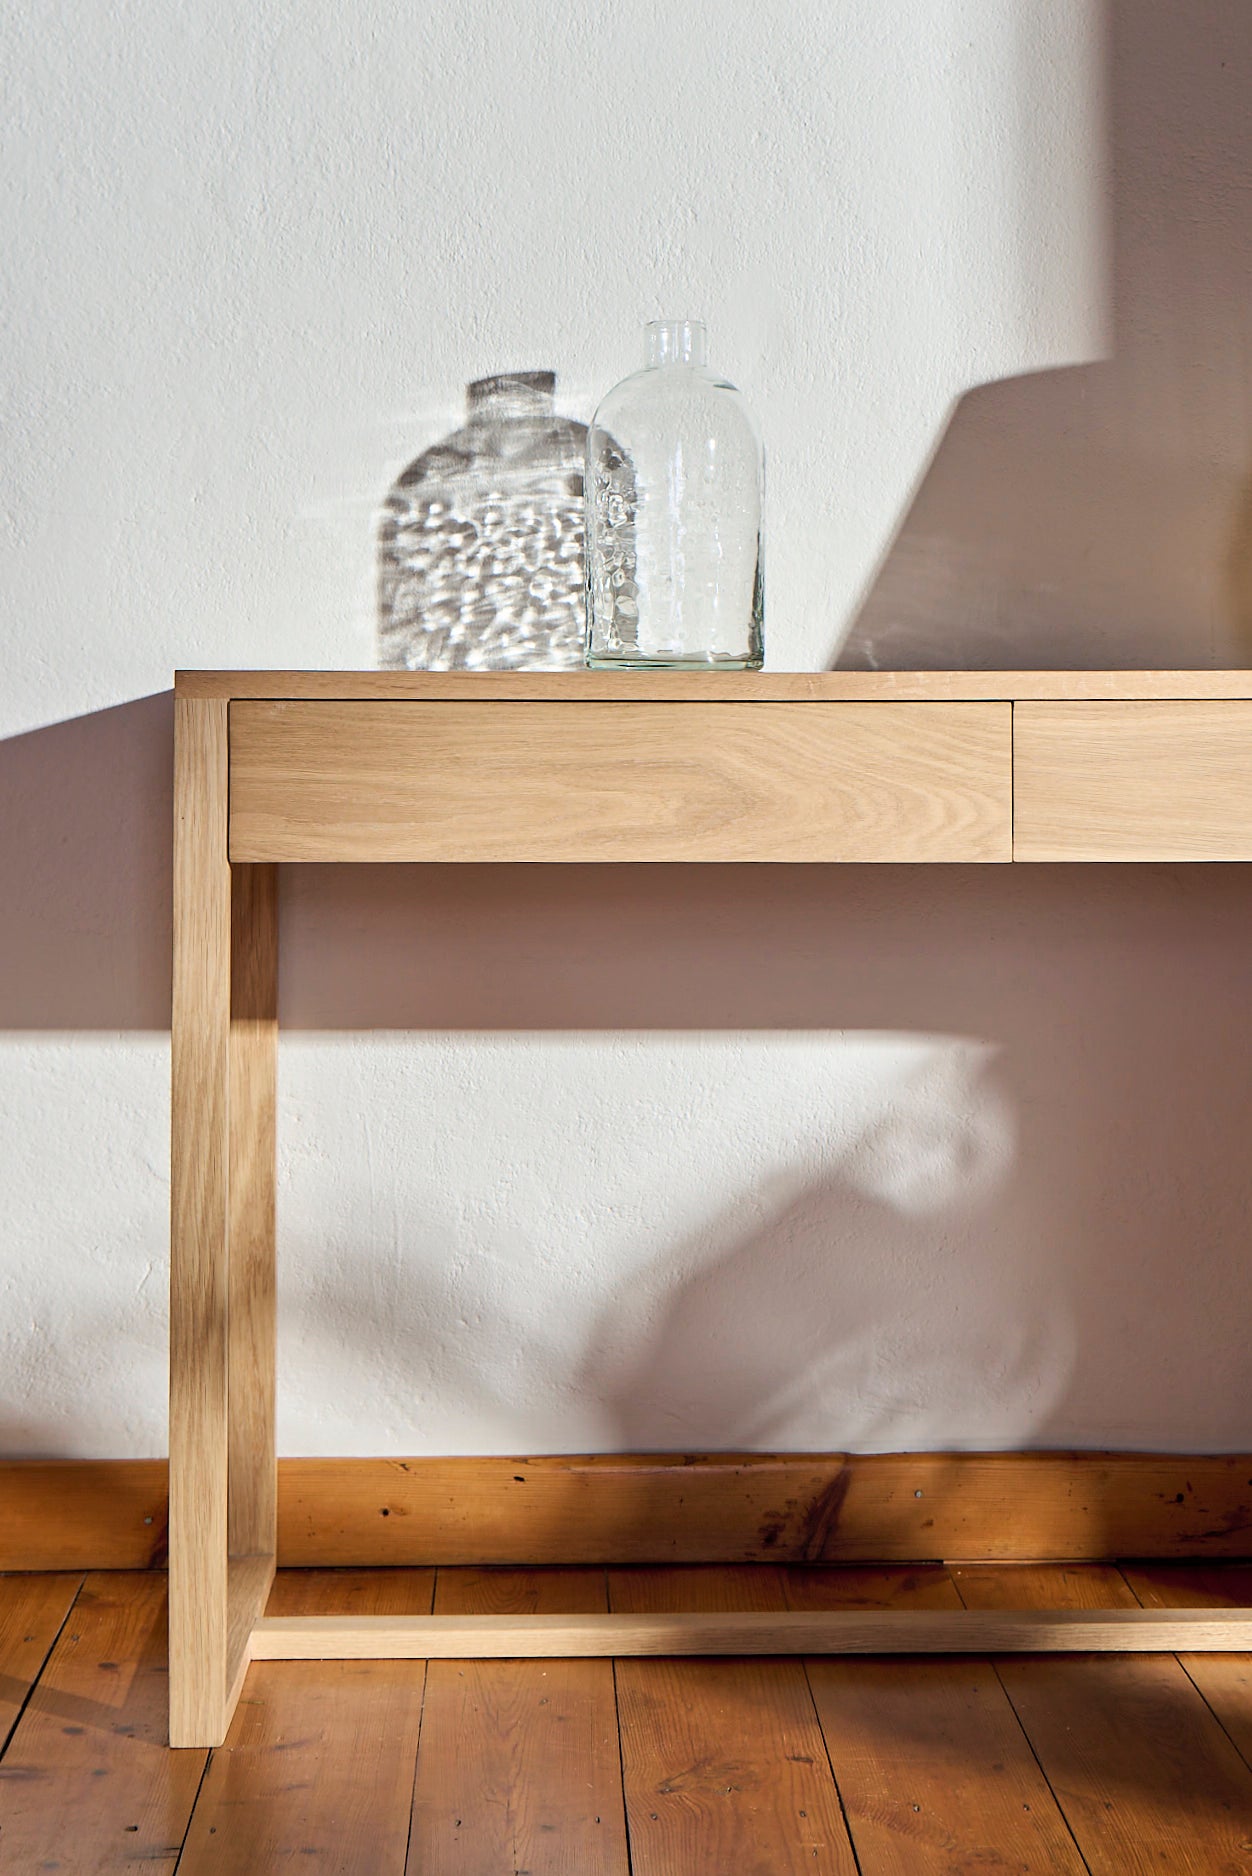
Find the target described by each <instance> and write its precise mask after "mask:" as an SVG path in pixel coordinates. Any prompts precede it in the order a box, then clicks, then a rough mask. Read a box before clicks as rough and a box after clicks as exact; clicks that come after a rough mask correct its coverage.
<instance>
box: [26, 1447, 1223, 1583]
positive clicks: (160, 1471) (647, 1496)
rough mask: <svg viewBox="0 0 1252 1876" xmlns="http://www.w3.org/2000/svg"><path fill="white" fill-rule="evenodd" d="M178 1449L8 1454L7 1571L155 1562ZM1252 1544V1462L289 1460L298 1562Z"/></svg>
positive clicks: (1111, 1553) (1004, 1553) (655, 1558)
mask: <svg viewBox="0 0 1252 1876" xmlns="http://www.w3.org/2000/svg"><path fill="white" fill-rule="evenodd" d="M166 1514H167V1500H166V1467H165V1462H164V1460H155V1459H120V1460H76V1459H67V1460H10V1461H4V1462H0V1569H3V1570H75V1569H77V1570H91V1569H96V1570H110V1569H112V1570H123V1569H144V1568H150V1567H153V1566H158V1567H159V1566H160V1565H161V1564H162V1563H163V1562H164V1560H165V1545H166ZM1247 1556H1252V1455H1248V1454H1232V1455H1219V1456H1197V1455H1184V1456H1179V1455H1168V1454H1167V1455H1160V1454H1143V1453H883V1454H868V1455H848V1454H843V1453H834V1454H830V1453H823V1454H795V1453H793V1454H758V1453H749V1454H711V1455H701V1456H698V1457H694V1458H692V1457H679V1456H673V1457H671V1456H668V1455H664V1454H662V1455H656V1454H644V1455H638V1454H626V1455H622V1456H610V1457H600V1456H597V1457H591V1458H560V1457H557V1458H553V1457H545V1458H537V1459H284V1460H280V1461H279V1468H278V1561H279V1563H280V1565H281V1564H286V1565H288V1566H306V1567H311V1566H335V1565H341V1566H353V1565H355V1566H359V1567H369V1566H374V1565H386V1564H408V1565H412V1564H431V1563H449V1564H452V1563H464V1564H497V1563H500V1564H503V1563H517V1564H561V1563H593V1564H594V1563H760V1562H766V1563H768V1562H775V1563H802V1562H803V1563H863V1562H883V1563H888V1562H895V1563H901V1562H903V1563H920V1562H925V1561H931V1560H936V1559H939V1560H947V1561H955V1560H962V1561H969V1562H972V1561H998V1562H1017V1561H1023V1562H1024V1561H1028V1560H1060V1559H1066V1560H1068V1559H1074V1560H1093V1559H1100V1558H1113V1557H1227V1558H1229V1557H1247Z"/></svg>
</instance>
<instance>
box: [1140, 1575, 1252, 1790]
mask: <svg viewBox="0 0 1252 1876" xmlns="http://www.w3.org/2000/svg"><path fill="white" fill-rule="evenodd" d="M1117 1574H1118V1575H1119V1576H1120V1577H1121V1579H1122V1582H1123V1583H1124V1584H1125V1585H1126V1587H1127V1589H1128V1590H1129V1591H1130V1593H1131V1595H1132V1596H1133V1597H1134V1599H1135V1601H1136V1602H1137V1603H1138V1604H1139V1607H1140V1608H1141V1609H1150V1608H1153V1607H1159V1606H1160V1605H1154V1604H1152V1603H1147V1602H1145V1601H1144V1600H1143V1597H1142V1596H1141V1595H1140V1594H1139V1592H1138V1590H1137V1589H1136V1588H1135V1586H1134V1584H1133V1583H1132V1582H1131V1580H1130V1578H1129V1577H1128V1576H1127V1575H1126V1573H1125V1571H1124V1570H1123V1569H1122V1568H1121V1566H1120V1565H1119V1566H1118V1570H1117ZM1174 1660H1175V1661H1176V1662H1177V1663H1178V1665H1179V1667H1180V1668H1181V1669H1182V1671H1183V1673H1184V1674H1185V1675H1186V1677H1187V1679H1188V1680H1189V1681H1190V1682H1191V1685H1192V1686H1193V1687H1194V1688H1195V1690H1196V1692H1197V1694H1199V1696H1200V1698H1201V1700H1202V1701H1203V1702H1204V1704H1205V1706H1206V1707H1207V1708H1208V1710H1209V1712H1210V1713H1211V1714H1212V1715H1213V1718H1214V1720H1216V1722H1217V1724H1218V1726H1219V1727H1220V1728H1221V1730H1222V1732H1223V1733H1224V1734H1225V1735H1226V1738H1227V1739H1228V1740H1229V1741H1230V1743H1231V1745H1232V1746H1233V1747H1234V1750H1235V1752H1236V1754H1237V1755H1238V1757H1239V1758H1240V1759H1242V1761H1243V1763H1244V1764H1245V1765H1246V1766H1247V1768H1248V1770H1249V1771H1250V1772H1252V1759H1250V1758H1249V1757H1248V1755H1247V1753H1246V1752H1245V1751H1244V1750H1243V1748H1242V1746H1241V1745H1240V1744H1239V1741H1238V1740H1237V1739H1236V1738H1235V1736H1234V1734H1233V1733H1232V1732H1231V1731H1230V1728H1229V1727H1228V1726H1227V1725H1226V1722H1225V1720H1223V1718H1222V1716H1221V1714H1220V1713H1219V1712H1218V1711H1217V1708H1216V1707H1215V1706H1214V1705H1213V1703H1212V1701H1211V1700H1210V1699H1209V1697H1208V1695H1207V1694H1206V1693H1205V1691H1204V1689H1203V1688H1202V1687H1201V1685H1200V1683H1199V1682H1198V1681H1197V1679H1196V1677H1195V1675H1194V1674H1193V1673H1192V1672H1191V1669H1190V1668H1189V1667H1188V1666H1187V1663H1186V1662H1185V1661H1184V1659H1183V1657H1182V1656H1181V1655H1175V1656H1174Z"/></svg>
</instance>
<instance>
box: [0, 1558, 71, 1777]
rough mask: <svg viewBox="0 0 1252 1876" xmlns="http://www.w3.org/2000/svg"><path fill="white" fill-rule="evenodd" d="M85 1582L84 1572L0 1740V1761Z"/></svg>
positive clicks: (9, 1744)
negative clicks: (35, 1672) (10, 1723)
mask: <svg viewBox="0 0 1252 1876" xmlns="http://www.w3.org/2000/svg"><path fill="white" fill-rule="evenodd" d="M86 1581H87V1576H86V1572H84V1573H83V1575H82V1576H80V1577H79V1579H78V1588H77V1589H76V1590H75V1591H74V1594H73V1595H72V1596H71V1597H70V1600H69V1607H68V1608H67V1609H66V1611H65V1614H64V1615H63V1616H62V1618H61V1620H60V1622H59V1623H58V1624H57V1632H56V1634H55V1635H54V1636H53V1637H52V1640H51V1641H50V1642H49V1643H48V1646H47V1647H46V1648H45V1650H44V1654H43V1659H42V1661H41V1662H40V1663H39V1671H38V1673H37V1674H36V1675H34V1677H33V1678H32V1680H31V1683H30V1686H29V1687H28V1688H27V1689H26V1694H25V1697H24V1699H23V1701H22V1704H21V1705H20V1706H19V1708H18V1710H17V1712H16V1713H15V1714H14V1715H13V1724H12V1726H10V1728H9V1730H8V1732H7V1733H6V1734H5V1736H4V1738H3V1740H0V1759H3V1757H4V1755H5V1753H6V1752H7V1751H8V1750H9V1747H10V1746H11V1745H12V1743H13V1739H14V1736H15V1735H16V1733H17V1729H18V1727H19V1726H20V1725H21V1723H22V1716H23V1715H24V1713H25V1712H26V1709H27V1707H28V1706H29V1705H30V1703H31V1701H32V1700H33V1699H34V1697H35V1689H36V1688H37V1687H38V1685H39V1683H40V1681H41V1680H42V1679H43V1677H44V1670H45V1669H46V1667H47V1665H48V1663H49V1661H51V1659H52V1653H53V1650H54V1649H55V1647H56V1645H57V1643H58V1642H59V1641H60V1639H61V1637H62V1635H63V1634H64V1633H65V1625H66V1623H67V1622H68V1621H69V1619H70V1617H71V1616H72V1615H73V1613H74V1611H75V1609H76V1608H77V1607H78V1598H79V1597H80V1596H81V1595H82V1593H83V1584H84V1583H85V1582H86Z"/></svg>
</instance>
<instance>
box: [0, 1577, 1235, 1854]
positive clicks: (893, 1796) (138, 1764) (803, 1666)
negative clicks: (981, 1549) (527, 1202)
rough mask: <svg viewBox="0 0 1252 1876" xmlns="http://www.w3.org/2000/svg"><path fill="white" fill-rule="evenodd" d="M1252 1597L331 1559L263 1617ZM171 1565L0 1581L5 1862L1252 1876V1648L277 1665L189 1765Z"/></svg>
mask: <svg viewBox="0 0 1252 1876" xmlns="http://www.w3.org/2000/svg"><path fill="white" fill-rule="evenodd" d="M961 1603H965V1604H966V1605H968V1606H970V1607H982V1608H992V1607H996V1606H1000V1607H1017V1608H1025V1607H1044V1606H1053V1607H1060V1606H1068V1607H1078V1606H1086V1607H1104V1606H1117V1605H1125V1606H1128V1607H1133V1606H1135V1605H1136V1604H1137V1603H1144V1604H1152V1605H1162V1604H1205V1603H1210V1604H1214V1605H1219V1604H1243V1605H1247V1604H1252V1565H1242V1564H1239V1565H1209V1566H1200V1565H1185V1566H1180V1565H1165V1564H1147V1565H1137V1566H1136V1565H1130V1564H1126V1565H1123V1566H1122V1567H1121V1568H1120V1569H1114V1568H1110V1567H1102V1566H1076V1567H1060V1566H1047V1567H1045V1566H1035V1565H1014V1566H1005V1567H996V1566H985V1565H983V1566H969V1567H957V1566H953V1567H951V1568H950V1569H944V1568H942V1567H939V1566H926V1567H924V1568H914V1569H900V1568H882V1569H870V1568H855V1569H799V1568H788V1569H773V1568H758V1567H734V1568H703V1567H701V1568H687V1569H682V1570H677V1569H621V1570H617V1569H613V1570H609V1571H607V1572H606V1571H604V1570H590V1569H578V1570H464V1569H442V1570H439V1571H438V1572H436V1571H434V1570H360V1571H356V1570H336V1571H290V1572H284V1573H283V1574H281V1575H280V1577H279V1579H278V1581H277V1583H276V1585H275V1589H274V1594H273V1597H272V1599H271V1603H270V1610H271V1612H272V1613H285V1614H293V1613H300V1612H312V1611H318V1612H321V1613H335V1612H344V1611H356V1612H358V1613H366V1612H373V1613H380V1614H382V1613H395V1612H397V1611H400V1610H405V1609H407V1610H418V1609H420V1610H429V1609H430V1608H431V1607H432V1606H433V1607H434V1609H435V1610H436V1611H444V1612H449V1613H451V1612H456V1611H465V1610H484V1611H486V1610H496V1611H511V1610H518V1611H523V1610H524V1611H548V1612H553V1613H559V1612H561V1611H578V1612H582V1611H589V1610H603V1609H605V1608H607V1607H612V1608H615V1609H635V1610H659V1609H666V1608H673V1609H679V1608H687V1609H696V1608H706V1609H774V1608H785V1607H793V1608H813V1607H838V1606H849V1605H858V1604H859V1605H861V1606H893V1607H910V1606H911V1607H917V1608H943V1607H957V1606H959V1605H960V1604H961ZM165 1697H166V1677H165V1579H164V1577H163V1576H161V1575H159V1574H155V1573H152V1574H144V1573H133V1574H127V1573H120V1572H117V1573H104V1572H101V1573H97V1574H93V1575H90V1576H88V1577H86V1578H85V1579H84V1578H81V1577H78V1576H67V1575H56V1576H53V1575H45V1576H6V1577H0V1738H5V1739H6V1744H5V1750H4V1754H3V1758H2V1760H0V1870H3V1871H5V1872H10V1871H11V1872H13V1873H14V1876H27V1873H28V1872H37V1871H45V1870H56V1871H60V1872H63V1873H69V1872H79V1871H83V1872H85V1871H92V1872H97V1871H106V1870H107V1871H133V1872H138V1871H141V1870H142V1871H144V1872H147V1873H155V1872H162V1871H175V1870H177V1871H179V1872H185V1873H187V1876H198V1873H199V1872H204V1871H214V1872H226V1871H229V1872H231V1873H232V1876H240V1873H243V1872H253V1871H255V1872H266V1873H267V1876H268V1872H273V1871H281V1870H287V1869H291V1870H299V1871H319V1870H320V1871H334V1872H337V1873H340V1876H348V1873H349V1872H351V1873H352V1876H355V1873H356V1872H360V1876H402V1873H403V1872H405V1871H408V1872H409V1873H410V1876H627V1872H628V1871H629V1872H634V1876H775V1872H777V1873H778V1876H799V1873H800V1872H801V1871H803V1872H805V1873H806V1876H826V1872H847V1873H848V1876H854V1873H855V1872H857V1871H859V1872H860V1873H861V1876H931V1873H932V1872H935V1873H938V1872H945V1873H946V1876H954V1873H955V1872H965V1871H971V1872H972V1871H989V1870H996V1871H1003V1872H1010V1871H1011V1872H1018V1873H1019V1876H1033V1873H1034V1872H1045V1871H1047V1872H1055V1871H1061V1872H1068V1871H1073V1872H1076V1873H1077V1872H1084V1871H1087V1872H1092V1873H1093V1876H1095V1873H1096V1872H1104V1871H1107V1872H1109V1873H1110V1876H1132V1873H1133V1872H1137V1871H1141V1870H1142V1871H1149V1870H1150V1871H1152V1872H1154V1876H1159V1873H1160V1872H1162V1871H1170V1870H1178V1871H1187V1872H1205V1873H1210V1872H1214V1873H1215V1872H1236V1871H1248V1872H1252V1769H1250V1768H1252V1656H1247V1655H1200V1656H1192V1657H1185V1658H1180V1657H1176V1656H1173V1655H1099V1656H1096V1655H1082V1656H1018V1657H1001V1658H999V1659H997V1660H994V1661H991V1660H978V1659H966V1658H948V1659H934V1658H931V1659H919V1658H914V1657H896V1658H893V1659H857V1660H835V1659H820V1660H808V1661H802V1660H798V1659H789V1660H769V1659H761V1660H743V1661H740V1660H733V1661H732V1660H657V1659H651V1660H624V1661H617V1662H611V1661H569V1660H563V1661H482V1662H455V1661H443V1662H435V1663H432V1664H431V1665H430V1666H429V1667H428V1666H427V1665H426V1664H425V1663H422V1662H392V1661H337V1662H281V1663H266V1664H261V1665H258V1666H255V1667H253V1668H252V1669H251V1670H250V1672H249V1675H248V1680H247V1683H246V1686H245V1689H244V1694H243V1699H242V1701H241V1702H240V1706H239V1709H238V1711H237V1713H236V1716H235V1720H234V1724H233V1726H232V1728H231V1732H230V1736H229V1738H228V1740H227V1742H226V1744H225V1745H224V1746H223V1747H222V1748H221V1749H220V1750H219V1751H216V1752H213V1753H206V1752H203V1751H198V1750H197V1751H191V1750H184V1751H179V1752H171V1751H170V1750H169V1748H168V1747H167V1746H166V1744H165V1738H166V1714H165Z"/></svg>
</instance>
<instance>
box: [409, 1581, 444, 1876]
mask: <svg viewBox="0 0 1252 1876" xmlns="http://www.w3.org/2000/svg"><path fill="white" fill-rule="evenodd" d="M438 1594H439V1568H438V1565H436V1567H435V1569H434V1570H432V1571H431V1577H430V1608H429V1609H428V1610H427V1612H426V1613H427V1614H428V1615H433V1614H434V1613H435V1601H436V1598H437V1597H438ZM429 1687H430V1662H429V1661H423V1663H422V1704H421V1706H420V1707H419V1708H418V1710H417V1745H416V1747H415V1749H414V1752H413V1784H412V1787H411V1789H410V1791H409V1829H408V1835H407V1836H406V1837H405V1840H404V1876H409V1854H410V1852H411V1850H412V1848H413V1817H414V1813H415V1812H416V1810H417V1768H418V1766H419V1765H420V1764H421V1759H422V1726H423V1724H424V1722H425V1719H426V1693H427V1690H428V1688H429Z"/></svg>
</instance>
